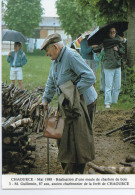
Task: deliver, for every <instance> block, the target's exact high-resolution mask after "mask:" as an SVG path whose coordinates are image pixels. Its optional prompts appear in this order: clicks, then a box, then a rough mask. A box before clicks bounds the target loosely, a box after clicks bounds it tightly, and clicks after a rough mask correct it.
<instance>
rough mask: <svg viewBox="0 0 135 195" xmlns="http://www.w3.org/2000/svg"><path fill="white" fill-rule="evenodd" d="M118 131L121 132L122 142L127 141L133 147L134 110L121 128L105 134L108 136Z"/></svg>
mask: <svg viewBox="0 0 135 195" xmlns="http://www.w3.org/2000/svg"><path fill="white" fill-rule="evenodd" d="M118 130H121V132H122V134H123V141H124V142H127V141H129V142H130V143H131V144H134V145H135V108H133V109H132V116H131V117H130V118H129V119H127V120H126V121H125V123H124V124H123V125H122V126H120V127H118V128H116V129H113V130H111V131H109V132H107V133H106V135H110V134H111V133H114V132H116V131H118Z"/></svg>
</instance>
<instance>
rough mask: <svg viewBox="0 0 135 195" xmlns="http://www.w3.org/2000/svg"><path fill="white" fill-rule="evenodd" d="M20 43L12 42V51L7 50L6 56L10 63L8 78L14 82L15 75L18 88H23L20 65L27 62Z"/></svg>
mask: <svg viewBox="0 0 135 195" xmlns="http://www.w3.org/2000/svg"><path fill="white" fill-rule="evenodd" d="M21 47H22V44H21V43H20V42H15V43H14V51H11V52H9V54H8V56H7V62H8V63H10V80H11V83H13V84H15V78H16V76H17V80H18V84H19V87H20V89H23V84H22V79H23V75H22V66H24V65H25V64H26V63H27V58H26V55H25V53H24V52H23V51H22V50H21Z"/></svg>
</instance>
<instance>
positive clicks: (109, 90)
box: [88, 21, 128, 108]
mask: <svg viewBox="0 0 135 195" xmlns="http://www.w3.org/2000/svg"><path fill="white" fill-rule="evenodd" d="M127 29H128V22H125V21H119V22H113V23H110V24H107V25H104V26H103V27H100V28H99V30H97V31H95V33H94V34H92V35H90V36H89V37H88V43H89V45H94V44H98V45H100V44H101V46H102V45H103V47H104V61H103V65H104V73H105V107H106V108H110V105H111V103H117V100H118V96H119V92H120V88H121V55H122V54H124V53H125V48H124V46H123V45H122V38H121V37H120V36H119V35H120V34H121V33H122V32H124V31H126V30H127ZM116 30H117V32H116Z"/></svg>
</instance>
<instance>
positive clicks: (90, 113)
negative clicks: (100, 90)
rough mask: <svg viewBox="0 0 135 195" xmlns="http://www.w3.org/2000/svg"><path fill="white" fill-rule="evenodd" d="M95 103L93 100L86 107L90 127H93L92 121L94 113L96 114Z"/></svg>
mask: <svg viewBox="0 0 135 195" xmlns="http://www.w3.org/2000/svg"><path fill="white" fill-rule="evenodd" d="M96 103H97V100H95V101H94V102H93V103H92V104H90V105H88V106H87V109H88V113H89V117H90V121H91V125H93V121H94V117H95V113H96Z"/></svg>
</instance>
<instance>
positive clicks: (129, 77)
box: [122, 65, 135, 98]
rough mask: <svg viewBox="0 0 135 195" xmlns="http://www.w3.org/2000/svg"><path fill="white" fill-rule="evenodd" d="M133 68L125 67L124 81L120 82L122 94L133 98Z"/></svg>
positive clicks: (134, 74)
mask: <svg viewBox="0 0 135 195" xmlns="http://www.w3.org/2000/svg"><path fill="white" fill-rule="evenodd" d="M133 68H135V66H133V67H129V66H127V65H126V66H125V74H126V80H125V81H123V82H122V84H123V85H122V93H123V94H129V95H130V97H132V98H135V70H134V69H133Z"/></svg>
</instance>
